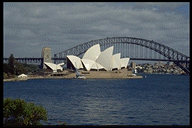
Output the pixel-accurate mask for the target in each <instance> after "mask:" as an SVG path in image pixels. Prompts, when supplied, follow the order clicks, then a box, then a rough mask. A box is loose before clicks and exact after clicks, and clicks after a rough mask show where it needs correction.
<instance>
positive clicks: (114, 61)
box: [111, 53, 121, 70]
mask: <svg viewBox="0 0 192 128" xmlns="http://www.w3.org/2000/svg"><path fill="white" fill-rule="evenodd" d="M120 57H121V53H117V54H114V55H113V56H112V58H111V69H116V68H117V69H118V70H119V69H121V61H120Z"/></svg>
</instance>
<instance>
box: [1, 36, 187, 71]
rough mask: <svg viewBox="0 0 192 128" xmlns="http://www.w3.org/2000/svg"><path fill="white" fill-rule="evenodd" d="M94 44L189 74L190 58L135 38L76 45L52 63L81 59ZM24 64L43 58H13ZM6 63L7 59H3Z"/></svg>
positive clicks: (164, 46) (58, 54) (94, 41)
mask: <svg viewBox="0 0 192 128" xmlns="http://www.w3.org/2000/svg"><path fill="white" fill-rule="evenodd" d="M95 44H100V46H101V51H103V50H104V49H106V48H108V47H110V46H114V51H113V52H114V54H115V53H121V57H129V58H130V60H145V61H171V62H174V63H175V64H176V65H177V66H178V67H180V68H181V69H182V70H183V71H185V73H186V74H190V57H189V56H187V55H184V54H182V53H181V52H179V51H177V50H175V49H173V48H171V47H168V46H166V45H164V44H161V43H158V42H155V41H153V40H147V39H141V38H135V37H110V38H109V37H107V38H103V39H97V40H91V41H89V42H85V43H83V44H80V45H77V46H75V47H72V48H70V49H67V50H65V51H62V52H59V53H56V54H54V57H53V58H52V60H53V61H54V63H60V62H65V61H66V56H67V55H75V56H79V57H81V56H82V55H83V54H84V53H85V52H86V51H87V49H89V48H90V47H91V46H93V45H95ZM15 59H16V60H17V61H19V62H24V63H27V62H28V63H42V62H43V58H15ZM3 60H4V61H7V60H8V58H3Z"/></svg>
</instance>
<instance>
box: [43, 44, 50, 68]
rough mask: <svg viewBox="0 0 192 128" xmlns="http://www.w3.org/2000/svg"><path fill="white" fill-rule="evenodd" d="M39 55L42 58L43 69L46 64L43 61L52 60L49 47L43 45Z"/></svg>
mask: <svg viewBox="0 0 192 128" xmlns="http://www.w3.org/2000/svg"><path fill="white" fill-rule="evenodd" d="M41 57H42V58H43V62H42V67H43V69H45V68H46V66H45V65H44V62H50V63H52V60H51V48H49V47H44V48H43V49H42V52H41Z"/></svg>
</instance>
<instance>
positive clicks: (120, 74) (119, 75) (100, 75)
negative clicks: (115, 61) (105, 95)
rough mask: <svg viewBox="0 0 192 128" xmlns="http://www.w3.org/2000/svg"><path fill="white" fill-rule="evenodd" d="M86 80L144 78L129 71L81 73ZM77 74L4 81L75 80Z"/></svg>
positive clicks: (67, 73) (55, 74)
mask: <svg viewBox="0 0 192 128" xmlns="http://www.w3.org/2000/svg"><path fill="white" fill-rule="evenodd" d="M79 72H80V74H81V75H84V76H85V77H86V79H89V78H92V79H137V78H143V77H142V76H136V75H133V74H132V72H131V71H127V69H121V70H114V71H82V70H80V71H79ZM75 76H76V72H75V71H72V70H64V71H63V72H57V73H47V74H46V75H45V74H44V75H28V77H27V78H17V77H15V78H9V79H3V81H23V80H28V79H71V78H75Z"/></svg>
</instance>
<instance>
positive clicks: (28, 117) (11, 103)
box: [3, 98, 47, 125]
mask: <svg viewBox="0 0 192 128" xmlns="http://www.w3.org/2000/svg"><path fill="white" fill-rule="evenodd" d="M40 120H43V121H47V111H46V109H44V108H43V107H42V106H39V105H35V104H34V103H27V102H25V101H24V100H21V99H15V100H14V99H11V98H5V99H4V100H3V125H41V124H40Z"/></svg>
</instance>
